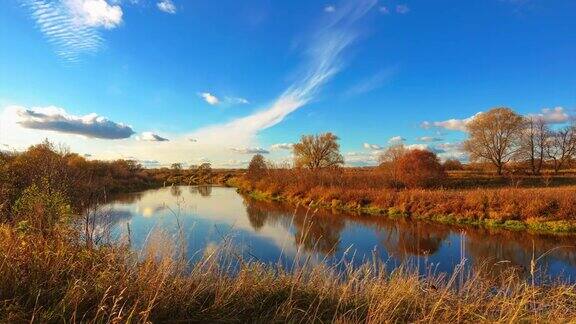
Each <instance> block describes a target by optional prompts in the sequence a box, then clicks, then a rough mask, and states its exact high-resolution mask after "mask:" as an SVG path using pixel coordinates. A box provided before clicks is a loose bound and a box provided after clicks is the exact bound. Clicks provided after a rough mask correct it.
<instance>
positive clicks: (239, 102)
mask: <svg viewBox="0 0 576 324" xmlns="http://www.w3.org/2000/svg"><path fill="white" fill-rule="evenodd" d="M225 101H226V102H227V103H229V104H233V105H247V104H249V103H250V101H248V99H246V98H242V97H226V98H225Z"/></svg>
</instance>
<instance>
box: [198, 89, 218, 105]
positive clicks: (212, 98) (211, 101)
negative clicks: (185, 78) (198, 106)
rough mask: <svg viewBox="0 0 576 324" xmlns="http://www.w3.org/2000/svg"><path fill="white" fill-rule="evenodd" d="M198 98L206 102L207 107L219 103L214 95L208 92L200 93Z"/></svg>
mask: <svg viewBox="0 0 576 324" xmlns="http://www.w3.org/2000/svg"><path fill="white" fill-rule="evenodd" d="M200 97H202V99H204V101H206V103H208V104H209V105H212V106H215V105H217V104H219V103H220V99H218V97H216V96H215V95H213V94H211V93H210V92H202V93H200Z"/></svg>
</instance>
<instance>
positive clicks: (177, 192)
mask: <svg viewBox="0 0 576 324" xmlns="http://www.w3.org/2000/svg"><path fill="white" fill-rule="evenodd" d="M170 194H171V195H172V196H174V197H180V196H182V188H180V187H179V186H172V187H171V188H170Z"/></svg>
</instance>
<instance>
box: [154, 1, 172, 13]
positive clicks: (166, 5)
mask: <svg viewBox="0 0 576 324" xmlns="http://www.w3.org/2000/svg"><path fill="white" fill-rule="evenodd" d="M156 6H157V7H158V9H159V10H160V11H163V12H165V13H169V14H175V13H176V6H175V5H174V3H173V2H172V0H162V1H160V2H158V3H157V4H156Z"/></svg>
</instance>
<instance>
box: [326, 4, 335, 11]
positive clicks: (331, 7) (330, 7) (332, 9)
mask: <svg viewBox="0 0 576 324" xmlns="http://www.w3.org/2000/svg"><path fill="white" fill-rule="evenodd" d="M335 11H336V7H334V6H333V5H328V6H326V7H324V12H328V13H332V12H335Z"/></svg>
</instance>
